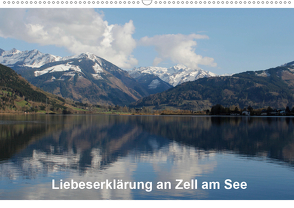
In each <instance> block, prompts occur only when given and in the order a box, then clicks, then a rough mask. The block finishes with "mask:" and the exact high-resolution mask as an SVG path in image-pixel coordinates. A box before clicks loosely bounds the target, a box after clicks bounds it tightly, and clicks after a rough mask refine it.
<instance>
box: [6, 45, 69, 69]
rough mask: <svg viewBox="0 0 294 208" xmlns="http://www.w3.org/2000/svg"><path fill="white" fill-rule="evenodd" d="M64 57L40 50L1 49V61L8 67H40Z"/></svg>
mask: <svg viewBox="0 0 294 208" xmlns="http://www.w3.org/2000/svg"><path fill="white" fill-rule="evenodd" d="M62 59H63V58H62V57H60V56H54V55H50V54H44V53H41V52H40V51H38V50H31V51H19V50H17V49H15V48H14V49H12V50H10V51H4V50H0V63H1V64H3V65H6V66H8V67H12V66H15V65H17V66H23V67H31V68H39V67H41V66H43V65H44V64H47V63H51V62H55V61H60V60H62Z"/></svg>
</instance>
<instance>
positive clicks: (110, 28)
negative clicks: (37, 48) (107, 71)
mask: <svg viewBox="0 0 294 208" xmlns="http://www.w3.org/2000/svg"><path fill="white" fill-rule="evenodd" d="M0 24H1V28H0V37H4V38H15V39H20V40H24V41H26V42H29V43H38V44H40V45H55V46H60V47H65V48H67V49H68V50H69V51H70V52H72V53H74V54H79V53H82V52H91V53H95V54H97V55H98V56H101V57H103V58H105V59H107V60H108V61H111V62H113V63H114V64H116V65H117V66H119V67H122V68H131V67H133V66H134V65H136V64H137V62H138V61H137V60H136V59H135V58H134V57H133V56H132V51H133V50H134V48H135V47H136V41H135V40H134V39H133V37H132V34H133V33H134V31H135V27H134V25H133V21H132V20H130V21H129V22H127V23H125V24H124V25H117V24H109V23H108V22H107V21H105V20H104V19H103V14H99V13H97V12H96V11H95V10H94V9H28V10H27V9H14V10H12V9H2V10H1V12H0Z"/></svg>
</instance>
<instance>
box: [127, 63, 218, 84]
mask: <svg viewBox="0 0 294 208" xmlns="http://www.w3.org/2000/svg"><path fill="white" fill-rule="evenodd" d="M128 72H129V74H130V75H131V76H132V77H133V78H136V77H138V76H140V75H141V74H153V75H156V76H158V77H159V78H160V79H162V80H163V81H165V82H167V83H169V84H170V85H172V86H177V85H179V84H182V83H183V82H188V81H194V80H196V79H199V78H203V77H214V76H218V75H216V74H214V73H212V72H209V71H204V70H202V69H192V68H189V67H186V66H184V65H179V64H178V65H176V66H173V67H170V68H164V67H138V68H134V69H132V70H130V71H128Z"/></svg>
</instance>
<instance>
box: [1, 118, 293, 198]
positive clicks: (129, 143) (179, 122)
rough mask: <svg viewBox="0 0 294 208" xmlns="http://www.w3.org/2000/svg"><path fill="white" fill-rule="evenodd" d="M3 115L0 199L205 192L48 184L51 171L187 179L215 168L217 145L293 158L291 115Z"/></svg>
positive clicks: (78, 176)
mask: <svg viewBox="0 0 294 208" xmlns="http://www.w3.org/2000/svg"><path fill="white" fill-rule="evenodd" d="M0 120H1V122H0V130H1V135H0V176H1V180H0V187H2V188H1V189H5V192H2V193H1V192H0V198H2V199H58V198H60V199H64V198H69V199H177V198H179V199H181V198H187V197H188V198H189V197H190V198H192V199H198V198H200V199H201V198H209V196H208V192H205V191H203V190H194V191H193V192H191V191H189V190H183V191H177V192H175V191H174V190H165V191H164V192H160V191H158V190H157V191H152V193H149V194H148V195H147V194H146V192H145V191H144V190H141V191H134V190H124V191H122V190H95V191H90V190H70V191H69V190H58V191H56V190H54V191H53V190H51V179H52V178H54V179H59V178H60V179H63V180H64V181H65V180H66V179H69V180H70V179H75V180H80V181H105V180H106V179H122V180H124V181H174V180H175V179H176V178H180V179H183V180H187V181H189V180H191V179H192V178H196V177H205V176H207V175H209V174H213V173H215V172H216V171H217V170H216V168H217V167H218V157H219V156H218V155H217V154H219V153H227V152H230V153H232V154H237V155H240V156H242V157H244V156H245V157H254V158H264V157H265V158H267V159H271V160H272V161H274V162H275V161H279V164H282V165H290V166H292V165H293V159H294V155H293V150H294V138H293V134H294V132H293V122H294V120H293V119H292V118H289V117H273V118H266V117H263V118H262V117H251V118H248V117H181V116H178V117H175V116H165V117H163V116H102V115H87V116H78V115H69V116H59V115H58V116H48V115H47V116H41V115H39V116H37V115H35V116H2V117H0ZM222 171H224V170H222ZM15 182H16V183H17V184H18V185H15V186H14V185H13V186H11V185H12V184H13V183H15ZM23 184H28V185H25V186H23ZM8 187H9V188H8Z"/></svg>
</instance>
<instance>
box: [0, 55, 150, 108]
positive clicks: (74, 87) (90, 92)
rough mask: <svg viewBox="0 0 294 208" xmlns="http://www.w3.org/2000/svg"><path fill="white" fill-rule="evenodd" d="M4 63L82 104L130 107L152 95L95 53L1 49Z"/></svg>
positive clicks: (25, 76) (125, 73)
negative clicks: (76, 53) (72, 53)
mask: <svg viewBox="0 0 294 208" xmlns="http://www.w3.org/2000/svg"><path fill="white" fill-rule="evenodd" d="M0 64H3V65H6V66H8V67H11V68H12V69H14V70H15V71H16V72H17V73H19V74H21V75H22V76H23V77H24V78H26V79H27V80H28V81H29V82H30V83H32V84H33V85H35V86H37V87H40V88H42V89H43V90H45V91H48V92H51V93H53V94H56V95H59V96H62V97H64V98H70V99H73V100H76V101H79V102H91V103H93V104H97V103H98V104H111V105H127V104H129V103H130V102H134V101H136V100H138V99H139V98H142V97H144V96H147V95H149V93H148V92H147V91H146V90H145V89H144V88H143V86H142V85H141V84H140V83H138V82H137V81H136V80H135V79H134V78H132V77H131V76H130V75H129V74H128V73H127V72H126V71H124V70H122V69H120V68H119V67H117V66H115V65H114V64H112V63H110V62H108V61H106V60H105V59H103V58H100V57H98V56H96V55H95V54H92V53H82V54H80V55H76V56H68V57H59V56H54V55H50V54H43V53H41V52H39V51H38V50H32V51H19V50H17V49H12V50H10V51H4V50H2V49H0Z"/></svg>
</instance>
